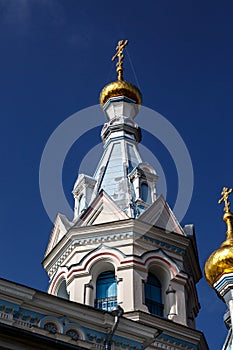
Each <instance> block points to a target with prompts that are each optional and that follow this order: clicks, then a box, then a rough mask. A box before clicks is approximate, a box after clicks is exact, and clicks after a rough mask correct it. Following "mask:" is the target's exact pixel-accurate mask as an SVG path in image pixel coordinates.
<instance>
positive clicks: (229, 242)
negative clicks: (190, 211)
mask: <svg viewBox="0 0 233 350" xmlns="http://www.w3.org/2000/svg"><path fill="white" fill-rule="evenodd" d="M231 192H232V189H227V188H226V187H224V188H223V191H222V195H223V197H222V198H221V199H220V200H219V203H221V202H222V201H224V202H225V208H224V211H225V214H224V215H223V220H224V221H225V223H226V225H227V232H226V240H225V241H224V242H223V243H222V244H221V247H220V248H219V249H217V250H215V251H214V252H213V253H212V254H211V255H210V257H209V258H208V260H207V261H206V263H205V269H204V270H205V278H206V280H207V282H208V283H209V285H210V286H211V287H212V288H213V285H214V283H215V282H217V280H219V278H220V277H221V276H222V275H224V274H227V273H232V272H233V214H232V213H231V211H230V203H229V202H228V196H229V194H230V193H231Z"/></svg>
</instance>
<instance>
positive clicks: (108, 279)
mask: <svg viewBox="0 0 233 350" xmlns="http://www.w3.org/2000/svg"><path fill="white" fill-rule="evenodd" d="M115 306H117V282H116V279H115V275H114V272H112V271H106V272H103V273H101V274H100V275H99V277H98V278H97V282H96V301H95V307H96V308H97V309H102V310H108V311H109V310H111V309H112V308H113V307H115Z"/></svg>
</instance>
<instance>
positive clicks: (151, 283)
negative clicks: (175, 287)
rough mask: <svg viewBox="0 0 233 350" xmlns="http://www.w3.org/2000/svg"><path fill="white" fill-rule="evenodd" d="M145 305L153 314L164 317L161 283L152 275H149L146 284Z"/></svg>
mask: <svg viewBox="0 0 233 350" xmlns="http://www.w3.org/2000/svg"><path fill="white" fill-rule="evenodd" d="M145 304H146V306H147V307H148V310H149V311H150V313H151V314H153V315H158V316H163V308H164V306H163V303H162V288H161V283H160V281H159V280H158V278H157V277H156V276H154V275H153V274H152V273H149V274H148V278H147V282H146V284H145Z"/></svg>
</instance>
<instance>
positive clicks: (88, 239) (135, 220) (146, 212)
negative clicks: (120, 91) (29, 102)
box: [43, 96, 201, 349]
mask: <svg viewBox="0 0 233 350" xmlns="http://www.w3.org/2000/svg"><path fill="white" fill-rule="evenodd" d="M103 109H104V112H105V114H106V115H107V118H108V120H109V121H108V122H107V123H106V124H104V126H103V129H102V132H101V137H102V140H103V144H104V150H103V156H102V158H101V159H100V162H99V165H98V167H97V169H96V172H95V174H94V175H93V177H89V176H86V175H83V174H81V175H79V177H78V179H77V181H76V183H75V185H74V190H73V194H74V199H75V205H74V219H73V222H69V221H68V220H67V219H66V218H65V217H64V216H63V215H61V214H58V216H57V218H56V220H55V223H54V229H53V231H52V233H51V237H50V241H49V244H48V248H47V251H46V254H45V258H44V261H43V266H44V268H45V270H46V271H47V273H48V275H49V278H50V283H49V290H48V292H49V293H50V294H53V295H57V296H61V297H63V298H67V299H69V300H71V301H75V302H78V303H81V304H84V305H88V306H91V307H95V308H100V309H101V308H102V309H104V310H108V311H111V306H114V305H120V306H121V307H122V308H123V310H124V317H126V318H129V319H131V320H134V321H137V322H139V321H140V320H141V319H143V320H144V319H145V316H143V315H148V316H149V315H152V316H150V317H152V318H149V319H148V320H150V321H148V322H149V324H150V322H152V323H151V324H153V322H154V320H153V319H154V318H158V319H160V320H163V322H165V323H166V322H167V325H168V327H172V326H171V325H174V329H176V327H175V324H180V325H183V326H186V328H185V329H186V332H189V330H191V329H195V318H196V316H197V314H198V311H199V302H198V297H197V292H196V283H197V282H198V281H199V279H200V278H201V271H200V267H199V262H198V255H197V248H196V241H195V234H194V229H193V226H192V225H187V226H185V227H184V228H182V227H181V226H180V224H179V222H178V221H177V219H176V218H175V216H174V214H173V213H172V210H171V209H170V207H169V205H168V204H167V203H166V201H165V200H164V198H163V197H162V196H157V193H156V183H157V180H158V176H157V174H156V171H155V170H154V169H153V168H152V167H151V166H150V165H149V164H148V163H146V162H144V161H143V160H142V159H141V156H140V154H139V152H138V147H137V145H138V142H140V140H141V131H140V128H139V127H138V125H137V124H136V123H135V121H134V118H135V116H136V114H137V112H138V106H137V105H136V104H135V102H134V101H132V100H130V99H129V98H127V97H125V96H119V97H114V98H112V99H109V101H108V102H107V103H106V105H105V106H104V108H103ZM110 280H111V281H112V282H111V283H112V284H110V282H109V281H110ZM106 281H107V282H106ZM104 283H105V284H104ZM106 283H109V284H108V285H107V284H106ZM106 286H108V287H106ZM101 288H102V289H104V288H109V291H110V290H111V293H112V294H111V293H110V292H109V294H108V291H106V290H104V293H105V295H101V293H102V292H101V291H102V289H101ZM110 294H111V295H110ZM100 296H101V297H100ZM187 334H188V333H187ZM177 337H178V338H180V337H181V338H182V336H181V335H180V334H178V333H177ZM155 347H156V346H155ZM156 348H159V345H158V347H156ZM167 349H170V348H169V347H168V348H167ZM177 349H178V347H177ZM196 349H199V347H197V348H196Z"/></svg>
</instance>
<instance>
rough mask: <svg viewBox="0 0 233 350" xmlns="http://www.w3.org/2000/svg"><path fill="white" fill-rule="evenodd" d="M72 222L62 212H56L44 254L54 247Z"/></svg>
mask: <svg viewBox="0 0 233 350" xmlns="http://www.w3.org/2000/svg"><path fill="white" fill-rule="evenodd" d="M71 226H72V224H71V223H70V221H69V220H68V219H67V217H66V216H65V215H63V214H60V213H58V214H57V217H56V219H55V221H54V226H53V229H52V232H51V234H50V239H49V244H48V247H47V250H46V252H45V256H46V255H47V254H49V252H50V251H51V250H52V249H53V248H54V247H55V245H56V244H57V243H58V242H59V241H60V240H61V239H62V237H63V236H64V235H65V234H66V232H67V231H68V230H69V229H70V227H71Z"/></svg>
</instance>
